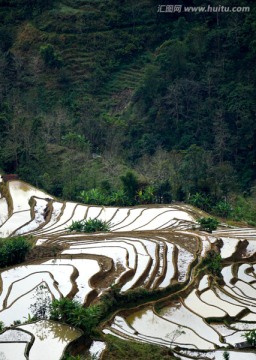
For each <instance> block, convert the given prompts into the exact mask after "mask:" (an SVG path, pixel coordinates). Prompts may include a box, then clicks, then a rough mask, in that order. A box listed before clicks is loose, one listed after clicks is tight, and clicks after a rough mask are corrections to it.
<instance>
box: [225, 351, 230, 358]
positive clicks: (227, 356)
mask: <svg viewBox="0 0 256 360" xmlns="http://www.w3.org/2000/svg"><path fill="white" fill-rule="evenodd" d="M229 358H230V357H229V353H228V352H227V351H224V353H223V359H224V360H229Z"/></svg>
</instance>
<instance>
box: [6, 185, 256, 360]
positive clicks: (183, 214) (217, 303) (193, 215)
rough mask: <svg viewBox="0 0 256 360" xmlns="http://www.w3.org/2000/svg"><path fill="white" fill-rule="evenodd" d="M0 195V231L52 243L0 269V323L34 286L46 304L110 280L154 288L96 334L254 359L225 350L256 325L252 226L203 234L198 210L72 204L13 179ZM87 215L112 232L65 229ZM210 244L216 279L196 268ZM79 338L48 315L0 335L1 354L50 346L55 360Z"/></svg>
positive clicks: (90, 292)
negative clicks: (217, 264) (218, 260)
mask: <svg viewBox="0 0 256 360" xmlns="http://www.w3.org/2000/svg"><path fill="white" fill-rule="evenodd" d="M0 191H1V192H0V237H2V238H6V237H8V236H10V235H17V234H24V235H28V234H32V235H33V236H34V237H35V239H36V246H37V247H38V249H39V250H40V249H41V250H42V249H47V247H48V248H50V247H51V248H52V247H53V246H56V248H58V249H60V250H58V251H57V253H56V254H55V256H54V257H52V256H48V257H46V256H43V257H41V258H40V260H39V259H38V260H36V261H35V260H33V261H32V260H31V261H30V262H29V261H28V262H26V263H23V264H21V265H19V266H14V267H12V268H8V269H4V270H2V272H1V273H0V276H1V282H0V284H1V285H0V286H1V287H0V289H1V293H0V320H1V321H3V322H4V324H5V325H6V326H10V325H12V324H13V323H16V321H17V320H20V321H22V322H23V321H24V320H25V319H26V318H28V317H29V316H30V315H31V306H33V304H35V302H36V301H37V296H38V291H39V290H40V291H41V292H42V291H43V296H45V297H46V298H48V299H50V300H52V299H54V298H56V299H60V298H62V297H66V296H68V297H70V298H74V299H76V300H78V301H79V302H81V303H82V304H84V305H85V306H88V305H89V304H90V303H91V302H92V301H97V299H98V298H100V296H101V294H102V293H104V292H105V291H107V290H108V288H109V287H110V286H111V285H112V284H117V285H118V286H119V287H120V291H121V293H123V294H125V293H127V292H131V291H132V290H133V289H136V288H140V287H142V288H146V289H148V290H151V291H154V290H156V291H158V293H159V294H160V296H159V297H158V301H157V302H156V301H153V302H149V303H147V304H145V305H143V306H141V307H140V308H137V309H134V310H129V311H124V310H123V311H120V312H119V313H118V314H117V315H116V316H115V317H114V318H113V319H112V320H111V321H108V322H107V323H106V324H103V325H102V334H103V335H102V336H103V339H104V334H114V335H115V336H118V337H121V338H123V339H127V340H129V339H132V340H137V341H141V342H147V343H154V344H159V345H162V346H166V347H170V346H171V347H172V348H173V350H174V352H175V353H176V354H177V355H178V356H180V358H181V359H191V358H192V359H210V360H212V359H222V356H223V351H224V350H223V349H225V348H227V349H229V350H228V351H229V352H230V354H231V359H232V360H233V359H243V358H245V357H246V359H248V360H250V359H256V353H255V352H253V351H252V350H247V351H246V350H241V349H239V350H236V349H233V350H231V348H232V347H233V348H234V347H235V346H236V344H237V343H240V342H243V341H244V338H243V337H242V335H243V334H244V332H245V331H246V330H252V329H254V328H256V300H255V299H256V255H255V248H256V247H255V245H256V230H255V229H254V228H228V227H227V226H225V225H224V224H223V226H221V227H219V229H218V230H217V231H215V232H213V233H212V234H208V233H204V232H200V231H199V230H198V229H197V223H196V219H197V218H199V217H201V216H202V213H201V212H200V211H199V210H197V209H195V208H193V207H190V206H187V205H184V204H173V205H166V206H147V207H145V206H144V207H134V208H116V207H103V206H88V205H81V204H76V203H72V202H62V201H60V200H57V199H54V198H53V197H52V196H50V195H48V194H46V193H44V192H43V191H40V190H38V189H36V188H34V187H32V186H30V185H28V184H26V183H23V182H22V181H17V180H15V181H10V182H8V183H7V184H4V185H3V184H2V186H1V190H0ZM89 218H97V219H101V220H103V221H107V222H108V223H109V224H110V229H111V231H110V232H109V233H95V234H81V233H70V232H67V227H68V226H69V225H71V223H72V221H75V220H82V219H89ZM220 238H221V239H222V241H220ZM210 249H215V250H216V249H217V250H218V249H219V252H220V254H221V257H222V272H221V277H222V279H218V278H216V277H214V276H213V275H212V274H211V273H209V272H207V271H206V270H204V271H199V270H198V269H197V264H198V263H199V262H200V260H201V259H202V257H204V256H206V254H207V251H208V250H210ZM177 284H178V287H177ZM175 286H176V287H175ZM172 289H173V290H172ZM175 289H176V290H175ZM175 291H176V293H175ZM161 294H162V296H161ZM173 295H175V296H173ZM41 296H42V293H41ZM79 336H80V332H79V331H77V330H76V329H72V328H69V327H67V326H66V325H63V324H58V323H54V322H50V321H47V320H43V321H39V322H35V323H32V324H26V325H19V326H18V327H17V326H16V327H15V328H14V327H13V328H12V329H11V330H7V331H5V332H4V333H2V334H0V358H1V356H2V357H3V358H4V356H5V357H6V358H7V359H9V358H11V359H12V360H13V359H15V356H16V358H17V359H23V358H24V359H25V358H26V355H27V353H28V351H29V359H37V360H40V359H39V357H38V355H37V354H40V353H41V352H42V351H41V350H40V349H42V348H44V349H45V348H48V347H50V348H52V349H54V352H53V355H51V354H49V355H48V354H47V357H48V358H49V359H60V358H61V356H62V353H63V351H64V349H65V347H66V346H67V344H68V343H69V342H70V341H73V340H74V339H76V338H77V337H79ZM32 339H33V340H34V342H33V345H32V347H31V349H30V350H29V346H28V344H29V343H31V342H32ZM13 345H15V355H14V354H12V351H13V350H11V349H12V348H13V347H12V346H13ZM104 348H105V345H104V342H95V343H94V344H93V346H92V347H91V350H90V351H91V353H92V354H95V353H97V352H99V353H100V352H101V351H103V350H104ZM218 349H219V350H218ZM44 356H46V355H45V353H44ZM51 356H52V357H51ZM239 356H240V357H239ZM44 358H45V357H44Z"/></svg>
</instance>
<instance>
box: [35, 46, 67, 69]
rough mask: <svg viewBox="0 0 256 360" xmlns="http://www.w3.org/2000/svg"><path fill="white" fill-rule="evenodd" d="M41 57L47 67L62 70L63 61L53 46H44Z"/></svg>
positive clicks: (41, 48) (41, 49)
mask: <svg viewBox="0 0 256 360" xmlns="http://www.w3.org/2000/svg"><path fill="white" fill-rule="evenodd" d="M40 55H41V57H42V59H43V60H44V63H45V65H46V66H49V67H51V68H60V67H61V66H62V59H61V58H60V56H59V55H58V54H57V53H56V52H55V50H54V47H53V46H52V45H51V44H46V45H42V46H41V47H40Z"/></svg>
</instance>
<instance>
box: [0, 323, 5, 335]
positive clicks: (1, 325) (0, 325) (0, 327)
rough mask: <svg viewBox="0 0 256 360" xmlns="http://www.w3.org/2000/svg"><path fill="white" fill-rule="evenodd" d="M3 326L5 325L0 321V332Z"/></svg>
mask: <svg viewBox="0 0 256 360" xmlns="http://www.w3.org/2000/svg"><path fill="white" fill-rule="evenodd" d="M4 328H5V325H4V323H3V321H0V332H2V331H3V330H4Z"/></svg>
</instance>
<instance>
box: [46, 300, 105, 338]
mask: <svg viewBox="0 0 256 360" xmlns="http://www.w3.org/2000/svg"><path fill="white" fill-rule="evenodd" d="M50 316H51V319H52V320H59V321H63V322H65V323H67V324H70V325H72V326H76V327H79V328H80V329H82V330H83V331H84V332H85V334H86V335H88V336H92V334H93V332H94V331H95V329H96V326H97V325H98V324H99V320H100V316H101V307H100V305H91V306H89V307H87V308H85V307H83V306H82V305H81V304H80V303H79V302H76V301H74V300H70V299H68V298H63V299H60V300H53V302H52V304H51V310H50Z"/></svg>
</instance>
